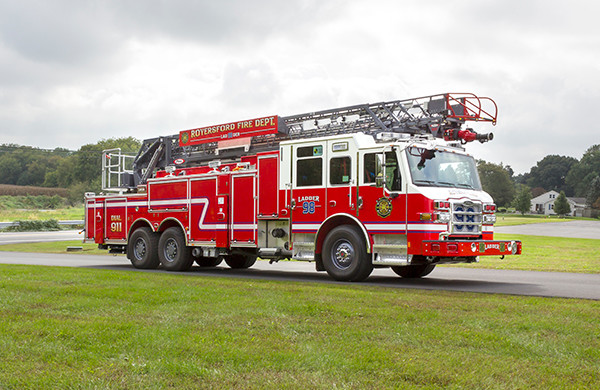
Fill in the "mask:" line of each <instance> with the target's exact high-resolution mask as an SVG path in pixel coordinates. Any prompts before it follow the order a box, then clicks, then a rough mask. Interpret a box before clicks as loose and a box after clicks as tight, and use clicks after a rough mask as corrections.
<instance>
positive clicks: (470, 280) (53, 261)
mask: <svg viewBox="0 0 600 390" xmlns="http://www.w3.org/2000/svg"><path fill="white" fill-rule="evenodd" d="M0 263H4V264H31V265H46V266H62V267H89V268H97V269H109V270H121V271H138V272H166V271H163V270H151V271H140V270H136V269H135V268H133V267H132V266H131V264H130V263H129V261H128V260H127V259H126V258H125V257H124V256H122V255H121V256H91V255H69V256H65V255H58V254H48V253H41V254H35V253H21V252H0ZM179 274H185V275H193V276H218V277H233V278H250V279H266V280H280V281H297V282H317V283H336V284H347V283H343V282H336V281H334V280H332V279H331V278H329V276H328V275H327V274H326V273H324V272H315V268H314V264H312V263H304V262H291V261H281V262H279V263H276V264H269V263H268V262H267V261H258V262H257V263H256V264H255V265H254V266H253V267H252V268H250V269H247V270H233V269H230V268H228V267H226V266H223V267H221V266H220V267H215V268H211V269H205V268H200V267H194V268H192V270H191V271H189V272H186V273H179ZM361 285H368V286H378V287H390V288H410V289H423V290H445V291H465V292H477V293H492V294H509V295H530V296H542V297H564V298H584V299H595V300H600V275H597V274H572V273H563V272H530V271H506V270H485V269H468V268H458V267H438V268H436V269H435V270H434V271H433V272H432V273H431V274H430V275H429V276H428V277H426V278H423V279H402V278H400V277H398V276H396V274H394V273H393V272H392V271H391V270H390V269H376V270H374V271H373V274H372V275H371V276H370V277H369V279H367V281H366V282H363V283H361Z"/></svg>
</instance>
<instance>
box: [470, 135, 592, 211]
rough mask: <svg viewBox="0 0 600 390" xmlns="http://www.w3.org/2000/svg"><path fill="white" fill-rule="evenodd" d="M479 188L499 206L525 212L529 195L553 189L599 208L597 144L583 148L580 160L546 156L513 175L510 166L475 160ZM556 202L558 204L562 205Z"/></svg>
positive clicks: (537, 194)
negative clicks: (527, 168)
mask: <svg viewBox="0 0 600 390" xmlns="http://www.w3.org/2000/svg"><path fill="white" fill-rule="evenodd" d="M477 169H478V171H479V176H480V178H481V185H482V186H483V189H484V190H485V191H486V192H488V193H489V194H490V195H491V196H492V197H493V198H494V200H495V202H496V204H497V205H498V206H499V207H510V206H514V207H516V208H517V210H519V211H521V212H526V211H529V204H530V201H531V199H532V198H533V197H536V196H539V195H541V194H543V193H545V192H547V191H550V190H554V191H556V192H559V193H561V202H562V201H563V199H562V198H563V197H565V202H566V197H577V198H585V199H586V203H587V205H588V206H590V207H592V208H594V209H600V144H598V145H593V146H591V147H590V148H588V149H587V150H586V152H585V153H584V154H583V157H582V158H581V160H577V159H576V158H573V157H567V156H559V155H548V156H546V157H544V158H543V159H541V160H540V161H538V162H537V163H536V165H535V166H533V167H532V168H531V170H530V171H529V172H527V173H524V174H519V175H515V174H514V171H513V170H512V168H511V167H510V165H503V164H494V163H489V162H486V161H483V160H479V161H478V162H477ZM561 202H559V204H562V203H561Z"/></svg>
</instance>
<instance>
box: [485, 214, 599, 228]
mask: <svg viewBox="0 0 600 390" xmlns="http://www.w3.org/2000/svg"><path fill="white" fill-rule="evenodd" d="M496 218H497V220H496V224H495V226H514V225H528V224H532V223H552V222H567V221H575V220H588V221H598V219H593V218H579V217H577V218H574V217H558V216H546V215H521V214H496ZM599 222H600V221H599Z"/></svg>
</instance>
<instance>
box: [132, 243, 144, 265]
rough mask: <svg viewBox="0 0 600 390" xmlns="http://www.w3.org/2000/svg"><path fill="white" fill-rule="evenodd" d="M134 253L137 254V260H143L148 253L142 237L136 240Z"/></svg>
mask: <svg viewBox="0 0 600 390" xmlns="http://www.w3.org/2000/svg"><path fill="white" fill-rule="evenodd" d="M133 254H134V255H135V258H136V259H137V260H142V258H143V257H144V255H145V254H146V243H145V242H144V240H142V239H141V238H140V239H138V240H137V241H136V242H135V246H134V249H133Z"/></svg>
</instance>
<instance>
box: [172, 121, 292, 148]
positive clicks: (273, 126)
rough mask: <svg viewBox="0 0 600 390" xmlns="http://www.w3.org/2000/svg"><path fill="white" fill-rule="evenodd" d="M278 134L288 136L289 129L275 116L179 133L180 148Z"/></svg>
mask: <svg viewBox="0 0 600 390" xmlns="http://www.w3.org/2000/svg"><path fill="white" fill-rule="evenodd" d="M276 133H282V134H287V133H288V129H287V126H286V125H285V123H284V122H283V120H282V119H281V118H280V117H279V116H278V115H273V116H267V117H264V118H257V119H250V120H245V121H239V122H231V123H225V124H222V125H216V126H208V127H200V128H197V129H191V130H184V131H181V132H180V133H179V146H190V145H198V144H206V143H209V142H217V141H225V140H232V139H236V138H248V137H255V136H259V135H269V134H276Z"/></svg>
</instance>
